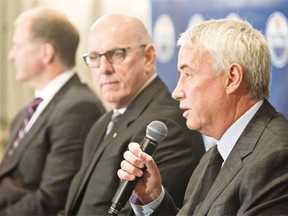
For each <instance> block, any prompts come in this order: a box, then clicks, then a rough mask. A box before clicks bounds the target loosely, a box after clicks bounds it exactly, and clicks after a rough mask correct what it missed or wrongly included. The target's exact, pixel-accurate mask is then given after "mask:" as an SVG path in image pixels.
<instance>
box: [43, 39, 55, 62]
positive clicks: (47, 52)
mask: <svg viewBox="0 0 288 216" xmlns="http://www.w3.org/2000/svg"><path fill="white" fill-rule="evenodd" d="M42 54H43V57H42V62H43V64H45V65H47V64H49V63H51V62H52V61H53V60H54V58H55V56H56V50H55V48H54V46H53V45H52V44H50V43H45V44H43V52H42Z"/></svg>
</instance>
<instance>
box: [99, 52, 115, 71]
mask: <svg viewBox="0 0 288 216" xmlns="http://www.w3.org/2000/svg"><path fill="white" fill-rule="evenodd" d="M99 69H100V71H101V73H111V72H113V71H114V68H113V65H112V64H111V63H110V62H109V61H108V59H107V58H106V56H105V55H102V56H101V57H100V65H99Z"/></svg>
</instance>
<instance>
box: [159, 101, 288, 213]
mask: <svg viewBox="0 0 288 216" xmlns="http://www.w3.org/2000/svg"><path fill="white" fill-rule="evenodd" d="M210 156H211V151H208V152H207V154H206V155H204V156H203V158H202V159H201V161H200V163H199V166H198V167H197V168H196V170H195V172H194V173H193V176H192V177H191V179H190V182H189V186H188V188H187V191H186V195H185V205H184V207H183V208H182V209H181V210H180V212H179V213H178V214H179V215H199V216H202V215H211V216H212V215H213V216H217V215H247V216H248V215H251V216H252V215H288V205H287V203H288V186H287V185H288V122H287V120H286V119H285V117H284V116H283V115H281V114H279V113H277V112H276V111H275V109H274V108H273V107H272V106H271V105H270V104H269V102H268V101H266V100H265V101H264V103H263V105H262V106H261V108H260V109H259V110H258V112H257V113H256V114H255V116H254V117H253V118H252V120H251V121H250V122H249V124H248V125H247V127H246V128H245V130H244V132H243V134H242V135H241V136H240V138H239V140H238V141H237V143H236V145H235V147H234V148H233V150H232V152H231V153H230V155H229V156H228V158H227V160H226V162H225V163H224V165H223V167H222V169H221V171H220V173H219V175H218V176H217V179H216V180H215V182H214V184H213V186H212V187H211V190H210V191H209V193H208V195H207V197H206V198H205V200H204V201H203V202H202V203H198V201H197V197H198V196H199V193H201V182H202V179H203V175H204V173H205V170H206V168H207V164H208V162H209V160H210ZM172 206H173V205H172V203H171V199H170V198H169V196H168V195H167V196H166V197H165V199H164V201H163V202H162V203H161V205H160V206H159V208H158V209H157V211H156V212H155V215H176V214H177V209H176V208H175V206H174V207H172Z"/></svg>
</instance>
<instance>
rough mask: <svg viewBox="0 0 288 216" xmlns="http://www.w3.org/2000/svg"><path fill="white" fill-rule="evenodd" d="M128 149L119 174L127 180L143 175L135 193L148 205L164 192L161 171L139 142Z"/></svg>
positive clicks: (141, 201) (140, 200) (131, 144)
mask: <svg viewBox="0 0 288 216" xmlns="http://www.w3.org/2000/svg"><path fill="white" fill-rule="evenodd" d="M128 149H129V150H127V151H126V152H124V155H123V156H124V159H125V160H123V161H122V162H121V169H119V170H118V172H117V174H118V177H119V178H120V179H122V180H127V181H133V180H135V179H136V177H141V178H140V179H139V181H138V184H137V186H136V188H135V190H134V192H133V193H134V195H135V196H136V197H137V198H138V200H139V202H140V203H142V204H143V205H146V204H148V203H150V202H152V201H154V200H155V199H157V198H158V197H159V196H160V194H161V192H162V186H161V185H162V181H161V176H160V172H159V170H158V167H157V166H156V164H155V161H154V160H153V158H152V157H151V156H150V155H148V154H146V153H145V152H143V151H142V150H141V148H140V146H139V144H138V143H130V144H129V146H128ZM145 166H146V168H145V169H144V171H143V168H144V167H145Z"/></svg>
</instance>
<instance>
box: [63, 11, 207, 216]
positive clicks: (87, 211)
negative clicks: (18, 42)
mask: <svg viewBox="0 0 288 216" xmlns="http://www.w3.org/2000/svg"><path fill="white" fill-rule="evenodd" d="M88 51H89V53H88V54H86V55H84V60H85V62H86V64H87V65H88V66H89V67H90V68H91V72H92V78H93V82H94V86H95V88H96V89H97V92H99V94H100V95H101V97H103V99H104V100H105V101H106V102H107V103H108V104H109V105H110V106H111V108H112V110H111V112H109V113H107V114H105V115H104V116H103V117H101V119H100V120H98V121H97V122H96V123H95V124H94V125H93V128H92V129H91V131H90V132H89V134H88V137H87V139H86V143H85V149H84V154H83V162H82V166H81V169H80V171H79V172H78V173H77V175H76V176H75V178H74V179H73V181H72V183H71V187H70V189H69V195H68V198H67V203H66V208H65V214H66V215H107V214H108V210H109V207H110V205H111V200H112V198H113V195H114V193H115V192H116V190H117V188H118V186H119V182H120V180H119V178H118V177H117V170H118V169H119V168H120V162H121V161H122V160H123V152H124V151H125V150H126V149H127V146H128V144H129V143H130V142H133V141H135V142H141V141H142V140H143V138H144V137H145V134H146V132H145V131H146V127H147V125H148V124H149V123H150V122H152V121H154V120H160V121H162V122H164V123H165V124H166V125H167V127H168V136H167V138H166V139H164V140H163V141H162V142H160V143H159V145H158V148H157V150H156V152H155V154H154V158H155V161H156V163H157V164H158V165H159V168H160V172H161V174H162V176H163V184H164V185H165V187H166V188H167V190H168V191H169V192H170V193H171V195H172V197H173V198H174V200H175V202H176V205H178V206H179V207H181V206H182V202H183V197H184V191H185V188H186V186H187V184H188V180H189V178H190V175H191V174H192V172H193V171H194V168H195V167H196V166H197V164H198V162H199V160H200V158H201V156H202V155H203V153H204V145H203V142H202V138H201V135H200V134H199V133H198V132H195V131H189V130H188V129H187V127H186V125H185V119H184V118H183V116H182V112H181V111H180V109H179V108H178V105H179V104H178V103H177V102H176V101H175V100H173V99H172V97H171V94H170V92H169V91H168V89H167V87H166V86H165V84H164V83H163V81H162V80H161V79H160V78H159V77H158V76H157V74H156V67H155V62H156V51H155V47H154V46H153V45H152V44H151V41H150V36H149V33H148V31H147V29H146V28H145V26H144V24H143V23H142V22H141V21H140V20H138V19H136V18H135V17H131V16H125V15H121V14H110V15H105V16H103V17H101V18H99V19H98V20H96V22H95V23H94V24H93V25H92V27H91V30H90V33H89V39H88ZM167 73H168V71H167ZM114 116H118V117H117V118H116V119H117V120H116V119H115V118H114ZM111 118H112V120H111ZM111 121H112V122H113V124H114V127H113V128H112V129H110V125H111V124H110V123H109V122H111ZM112 122H111V123H112ZM127 209H129V202H128V206H127V207H125V208H123V209H122V210H123V211H122V212H120V214H126V213H127V212H126V210H127Z"/></svg>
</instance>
